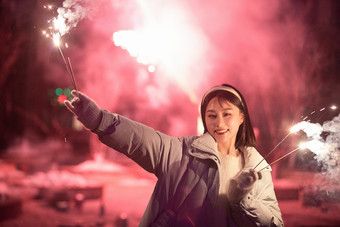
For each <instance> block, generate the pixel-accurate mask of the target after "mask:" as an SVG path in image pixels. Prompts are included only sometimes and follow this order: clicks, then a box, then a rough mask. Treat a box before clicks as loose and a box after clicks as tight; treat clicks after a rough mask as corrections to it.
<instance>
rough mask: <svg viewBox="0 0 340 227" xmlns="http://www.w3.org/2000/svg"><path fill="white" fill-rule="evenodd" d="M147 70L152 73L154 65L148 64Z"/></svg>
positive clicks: (154, 69) (154, 68)
mask: <svg viewBox="0 0 340 227" xmlns="http://www.w3.org/2000/svg"><path fill="white" fill-rule="evenodd" d="M148 71H149V72H150V73H153V72H155V71H156V67H155V66H154V65H149V67H148Z"/></svg>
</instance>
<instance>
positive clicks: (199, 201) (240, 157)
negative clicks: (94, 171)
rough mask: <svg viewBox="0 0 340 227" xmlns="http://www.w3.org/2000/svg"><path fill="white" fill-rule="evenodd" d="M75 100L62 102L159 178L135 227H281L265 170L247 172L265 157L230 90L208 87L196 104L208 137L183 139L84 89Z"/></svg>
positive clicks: (244, 109) (240, 103) (238, 98)
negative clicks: (109, 106)
mask: <svg viewBox="0 0 340 227" xmlns="http://www.w3.org/2000/svg"><path fill="white" fill-rule="evenodd" d="M72 95H73V96H74V98H73V100H71V101H65V105H66V106H67V108H68V109H69V110H70V111H71V112H73V113H74V114H75V116H76V117H77V118H78V120H79V121H80V122H82V123H83V124H84V126H85V127H87V128H88V129H89V130H91V131H92V132H94V133H96V134H98V137H99V139H100V140H101V142H102V143H104V144H106V145H107V146H109V147H111V148H113V149H115V150H117V151H119V152H122V153H124V154H125V155H126V156H128V157H129V158H131V159H133V160H134V161H135V162H136V163H138V164H139V165H140V166H141V167H143V168H144V169H145V170H147V171H149V172H151V173H153V174H155V175H156V177H157V178H158V180H157V184H156V186H155V189H154V192H153V194H152V197H151V199H150V202H149V204H148V206H147V208H146V211H145V213H144V215H143V217H142V220H141V222H140V226H160V227H165V226H283V222H282V218H281V212H280V209H279V206H278V203H277V199H276V196H275V193H274V188H273V182H272V178H271V172H270V171H271V169H270V167H268V168H266V169H264V170H263V171H261V173H260V174H259V173H257V172H256V171H254V170H253V169H252V168H254V166H256V164H257V163H259V162H260V161H261V160H262V156H261V155H260V154H259V153H258V152H257V151H256V149H255V148H254V147H255V142H256V140H255V136H254V132H253V128H252V126H251V122H250V118H249V114H248V110H247V105H246V102H245V100H244V98H243V96H242V95H241V93H240V92H239V91H237V90H236V89H235V88H234V87H232V86H230V85H226V84H224V85H221V86H216V87H213V88H211V89H210V90H208V91H207V92H206V94H205V95H204V97H203V99H202V102H201V116H202V120H203V124H204V129H205V133H204V134H203V135H202V136H190V137H180V138H174V137H170V136H167V135H165V134H163V133H161V132H158V131H155V130H153V129H152V128H149V127H147V126H145V125H143V124H140V123H138V122H135V121H132V120H130V119H128V118H125V117H123V116H121V115H118V114H114V113H110V112H108V111H106V110H102V109H100V108H99V107H98V106H97V104H96V103H95V102H94V101H93V100H91V99H90V98H89V97H87V96H86V95H85V94H83V93H81V92H78V91H73V92H72ZM266 165H267V163H266V162H265V161H263V162H261V164H260V166H258V167H257V169H262V168H263V167H265V166H266Z"/></svg>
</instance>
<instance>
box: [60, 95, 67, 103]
mask: <svg viewBox="0 0 340 227" xmlns="http://www.w3.org/2000/svg"><path fill="white" fill-rule="evenodd" d="M67 99H68V97H67V96H66V95H60V96H58V102H59V104H64V101H65V100H67Z"/></svg>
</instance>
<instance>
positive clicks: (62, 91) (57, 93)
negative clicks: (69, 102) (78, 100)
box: [55, 88, 64, 96]
mask: <svg viewBox="0 0 340 227" xmlns="http://www.w3.org/2000/svg"><path fill="white" fill-rule="evenodd" d="M55 94H56V95H57V96H60V95H62V94H64V90H63V89H62V88H57V89H56V90H55Z"/></svg>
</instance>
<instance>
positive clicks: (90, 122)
mask: <svg viewBox="0 0 340 227" xmlns="http://www.w3.org/2000/svg"><path fill="white" fill-rule="evenodd" d="M71 94H72V96H73V99H72V100H71V101H69V100H66V101H65V102H64V103H65V106H66V107H67V109H69V110H70V111H71V112H72V113H73V114H74V115H75V116H76V117H77V119H78V120H79V121H80V122H81V123H82V124H83V125H84V126H85V127H86V128H88V129H90V130H93V129H96V128H97V127H98V125H99V123H100V121H101V116H102V113H101V110H100V108H99V107H98V105H97V104H96V102H95V101H93V100H92V99H91V98H89V97H88V96H86V95H85V94H83V93H81V92H80V91H75V90H73V91H72V92H71Z"/></svg>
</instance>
